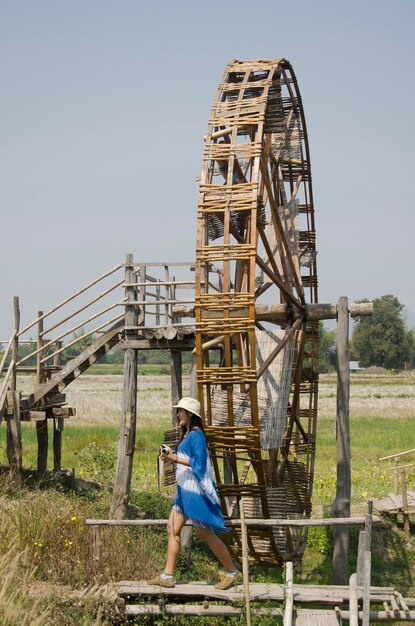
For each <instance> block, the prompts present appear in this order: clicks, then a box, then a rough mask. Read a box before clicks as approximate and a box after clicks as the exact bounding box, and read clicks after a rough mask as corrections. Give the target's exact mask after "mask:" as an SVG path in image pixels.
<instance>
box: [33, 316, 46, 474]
mask: <svg viewBox="0 0 415 626" xmlns="http://www.w3.org/2000/svg"><path fill="white" fill-rule="evenodd" d="M37 316H38V318H39V321H38V323H37V349H38V350H39V348H42V346H43V343H44V341H43V339H42V336H43V317H42V316H43V311H38V312H37ZM42 359H43V352H39V353H38V354H37V357H36V381H37V384H38V385H41V384H42V383H44V382H45V380H46V377H45V369H44V366H43V363H42ZM36 436H37V473H38V475H39V476H43V474H44V473H45V472H46V470H47V468H48V420H47V416H46V413H45V419H44V420H39V421H37V422H36Z"/></svg>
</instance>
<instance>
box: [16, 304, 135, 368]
mask: <svg viewBox="0 0 415 626" xmlns="http://www.w3.org/2000/svg"><path fill="white" fill-rule="evenodd" d="M116 306H117V303H115V304H111V305H109V306H107V307H106V308H105V309H101V311H98V313H95V314H94V315H91V317H88V319H86V320H82V322H80V323H79V324H77V325H76V326H72V328H69V329H68V330H66V331H65V332H64V333H61V334H60V335H58V336H57V337H55V338H54V339H51V340H50V341H48V342H47V343H45V344H44V345H43V346H41V347H40V348H38V349H37V350H35V351H34V352H31V353H30V354H28V355H27V356H25V357H24V358H23V359H20V361H18V362H17V365H21V364H22V363H24V362H25V361H27V360H28V359H30V358H31V357H33V356H36V355H37V354H39V353H40V352H44V351H45V350H46V348H49V346H51V345H53V344H54V343H56V342H57V341H59V340H60V339H62V338H63V337H66V335H69V334H70V333H73V332H75V331H76V330H78V329H79V328H82V326H85V324H87V323H88V322H92V320H94V319H96V318H97V317H100V316H101V315H104V313H108V311H111V310H112V309H114V308H115V307H116ZM122 315H123V314H122ZM122 315H118V316H117V318H114V319H113V320H109V321H108V322H105V324H103V325H101V326H100V327H99V328H95V329H94V330H91V331H89V332H88V333H85V334H84V335H80V336H79V337H76V338H75V339H74V340H73V341H71V342H70V343H67V344H65V346H63V347H62V348H61V349H60V350H58V351H57V352H54V353H53V354H48V356H47V357H45V358H44V359H42V361H41V363H44V362H45V361H48V360H49V359H50V358H51V357H52V356H54V355H55V354H59V353H60V352H63V351H64V350H66V348H68V347H69V346H73V345H74V344H75V343H78V341H80V340H81V339H83V338H84V337H89V335H92V333H94V332H95V331H96V330H100V329H101V328H103V326H106V325H107V324H109V323H110V322H111V321H115V320H116V319H118V318H120V317H122Z"/></svg>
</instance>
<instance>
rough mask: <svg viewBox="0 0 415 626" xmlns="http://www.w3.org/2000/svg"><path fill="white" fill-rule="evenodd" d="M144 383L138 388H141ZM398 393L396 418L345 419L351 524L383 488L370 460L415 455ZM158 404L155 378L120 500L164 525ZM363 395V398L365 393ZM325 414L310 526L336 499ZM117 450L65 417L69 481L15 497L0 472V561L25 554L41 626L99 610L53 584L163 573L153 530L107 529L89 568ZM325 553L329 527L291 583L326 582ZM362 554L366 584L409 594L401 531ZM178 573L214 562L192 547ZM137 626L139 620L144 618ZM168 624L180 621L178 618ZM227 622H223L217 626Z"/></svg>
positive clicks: (315, 536)
mask: <svg viewBox="0 0 415 626" xmlns="http://www.w3.org/2000/svg"><path fill="white" fill-rule="evenodd" d="M98 367H100V368H103V367H106V366H98ZM110 367H114V366H110ZM150 367H154V366H150ZM107 372H108V369H107ZM111 373H112V372H111ZM366 378H367V377H363V376H359V379H358V378H357V377H356V379H355V384H356V385H357V384H359V385H361V386H362V388H363V389H364V386H365V385H366ZM374 378H375V377H372V378H371V380H370V382H368V383H367V384H368V385H369V384H370V385H372V386H373V385H374V384H375V385H376V394H378V395H380V396H381V397H383V396H385V397H388V398H390V397H391V394H393V392H394V391H395V392H396V390H394V389H393V387H392V384H391V383H390V382H389V381H390V378H391V377H385V380H384V381H382V377H380V376H377V377H376V380H375V382H374ZM101 380H103V379H101ZM405 380H406V383H405V384H409V383H410V380H408V378H406V379H405ZM147 382H148V381H147V380H146V384H147ZM383 382H384V383H385V384H383ZM100 384H101V383H100ZM105 384H107V383H105ZM111 384H113V383H112V382H111ZM323 384H324V394H325V395H326V396H335V378H334V377H330V376H326V377H323ZM397 384H398V385H399V384H400V382H397ZM87 387H88V388H87V393H90V394H92V392H93V391H94V382H93V380H92V382H88V385H87ZM97 389H99V391H98V393H104V391H103V389H104V388H103V387H102V386H101V387H97ZM356 389H357V388H356ZM379 390H380V391H379ZM406 391H407V390H405V394H403V393H399V394H398V396H396V395H394V396H393V397H394V398H396V411H394V412H393V414H390V415H386V416H385V414H383V416H382V417H378V416H377V415H376V411H377V405H376V403H375V404H374V405H373V407H371V408H370V409H367V407H366V406H365V408H364V410H359V404H358V403H357V410H354V412H353V413H352V417H351V420H350V437H351V457H352V513H356V512H357V513H358V514H361V513H362V512H364V511H365V509H366V503H367V500H368V498H370V497H380V496H383V495H386V494H387V493H388V492H389V491H391V490H392V487H393V472H392V471H391V470H392V469H393V462H392V461H388V462H380V461H379V457H381V456H386V455H388V454H392V453H394V452H396V451H399V450H405V449H410V448H415V429H414V428H413V421H412V418H411V417H410V416H409V415H408V414H407V413H405V412H403V413H402V414H401V413H399V401H400V399H401V400H404V399H406V397H407V393H408V394H409V397H410V392H409V391H408V392H407V393H406ZM163 394H164V395H163ZM404 396H405V398H404ZM91 397H95V396H92V395H91ZM168 397H169V392H168V391H167V390H166V389H165V387H164V385H163V384H162V383H160V379H156V380H155V382H154V385H153V386H152V387H151V389H150V388H149V390H148V396H146V399H145V400H144V401H143V402H145V404H144V405H142V406H141V409H142V410H143V411H144V412H143V417H142V416H139V419H138V433H137V443H136V452H135V459H134V470H133V478H132V491H131V498H130V502H131V503H132V504H133V505H135V506H136V507H138V509H139V511H140V512H141V516H143V517H146V518H163V517H167V515H168V511H169V508H170V502H171V499H172V496H173V490H172V489H171V488H170V489H163V490H162V492H161V493H160V492H158V490H157V450H158V447H159V445H160V442H161V440H162V436H163V432H164V431H165V430H167V429H169V428H170V415H169V410H168V407H167V408H166V409H165V410H161V408H160V409H159V407H163V406H164V404H165V403H167V404H168ZM352 397H353V390H352ZM354 397H355V398H356V396H354ZM369 397H372V396H371V395H370V394H369ZM156 400H157V402H158V404H156ZM376 401H378V399H376ZM332 406H333V404H331V405H327V406H326V408H325V410H324V411H322V412H321V416H320V417H319V422H318V430H317V433H318V434H317V454H316V463H315V481H314V494H313V506H314V511H315V513H314V514H315V515H316V516H318V517H319V516H320V515H321V514H322V513H323V514H329V512H330V506H331V504H332V502H333V500H334V497H335V491H336V441H335V436H334V434H333V422H332V419H331V418H330V417H329V415H330V413H331V411H332V408H331V407H332ZM405 411H408V409H407V408H406V409H405ZM160 415H162V417H160ZM397 415H399V417H397ZM22 435H23V451H24V467H25V468H34V467H35V466H36V456H37V443H36V431H35V427H34V425H33V424H28V423H23V424H22ZM50 443H51V442H50ZM117 446H118V426H116V425H113V424H91V425H81V424H77V423H76V418H75V419H71V420H67V421H66V422H65V430H64V433H63V459H62V464H63V466H64V467H66V468H69V469H72V468H74V469H75V476H76V480H74V479H73V478H71V476H69V477H68V478H67V480H66V481H63V482H55V481H54V480H53V479H50V480H49V481H43V482H41V483H38V482H37V480H36V478H35V476H34V471H33V469H32V471H30V470H29V469H26V470H25V473H24V484H23V487H22V488H16V487H15V486H14V485H13V484H12V483H10V482H9V481H8V479H7V473H5V472H3V473H2V474H0V481H2V485H0V500H1V501H0V530H1V532H0V554H6V553H7V550H8V547H9V546H10V545H11V542H12V541H13V540H16V541H17V543H16V545H15V550H16V554H23V553H24V554H25V555H27V556H26V557H25V559H26V561H25V565H24V567H25V571H29V570H30V571H31V572H33V577H34V579H35V581H37V582H38V583H39V584H40V583H42V584H46V585H47V588H48V589H50V591H51V597H50V598H49V599H48V600H47V602H46V604H45V606H46V605H47V606H48V607H49V608H48V610H49V611H50V612H51V617H50V618H46V619H45V620H44V621H43V623H44V625H45V626H52V625H54V624H56V623H59V624H62V625H63V626H75V625H79V624H84V626H90V624H92V621H93V615H94V614H96V611H97V605H96V603H95V604H94V602H92V601H91V602H90V603H88V602H89V601H85V604H84V606H83V607H82V606H79V603H77V602H75V601H71V600H68V599H65V600H62V599H61V600H57V599H56V597H55V596H57V597H59V593H58V594H56V593H55V592H54V591H53V585H58V586H62V585H69V586H70V587H72V588H81V587H82V585H83V584H91V583H92V582H93V581H94V580H96V579H98V580H100V581H101V582H106V581H109V580H120V579H128V578H130V579H134V578H135V579H137V578H146V577H148V576H152V575H153V574H155V573H156V572H157V571H158V570H159V569H160V567H161V566H162V563H163V559H164V556H165V552H166V536H165V531H164V530H163V529H157V530H155V529H139V530H138V529H134V528H123V529H113V528H108V529H105V530H104V532H103V550H104V554H103V561H102V563H103V564H102V567H101V568H100V569H98V568H97V566H96V564H95V563H94V562H93V561H92V559H91V535H90V529H89V528H87V527H86V526H85V524H84V520H85V518H87V517H92V518H105V517H107V516H108V511H109V505H110V498H111V485H112V482H113V480H114V476H115V464H116V457H117ZM0 464H2V465H3V466H5V464H6V454H5V441H4V437H3V441H2V442H1V444H0ZM49 465H50V463H49ZM97 483H98V484H97ZM414 483H415V471H414V470H413V469H411V470H408V484H409V487H410V488H411V485H412V486H413V485H414ZM100 485H101V486H100ZM412 488H413V487H412ZM350 537H351V539H350V554H351V556H350V562H349V573H351V572H352V571H354V569H355V567H356V554H357V542H358V529H357V528H351V530H350ZM332 544H333V538H332V530H331V528H329V527H324V528H313V529H310V531H309V541H308V547H307V549H306V552H305V555H304V559H303V562H302V564H301V567H300V569H299V570H298V571H297V573H296V581H297V582H309V583H314V584H318V583H319V584H324V583H329V582H330V581H331V573H332V565H331V559H332ZM372 545H373V561H372V562H373V573H372V582H373V584H375V585H385V586H389V585H390V586H395V587H397V588H398V589H399V591H401V592H403V593H404V595H412V596H414V595H415V571H414V557H415V541H414V539H412V540H411V541H410V542H408V541H406V539H405V537H404V535H403V532H402V530H401V529H397V528H396V526H395V525H394V524H390V523H389V522H388V521H386V522H385V523H384V524H383V525H382V526H380V527H379V526H374V528H373V542H372ZM179 566H180V568H181V569H179V577H180V578H181V579H182V580H195V579H207V580H209V579H214V578H215V577H216V576H217V573H218V568H217V565H216V563H215V561H214V560H212V558H211V556H210V555H209V554H208V551H207V549H206V548H205V546H204V545H203V544H201V543H200V542H199V541H198V540H196V541H195V543H194V551H193V564H192V568H191V570H190V571H185V570H184V563H183V562H182V561H181V562H180V563H179ZM251 574H252V577H253V579H255V580H256V581H263V582H268V581H275V582H282V580H283V576H284V573H283V570H282V568H274V569H272V570H267V569H261V568H258V567H255V568H252V570H251ZM35 608H36V607H35ZM35 608H32V607H30V606H28V607H27V610H28V611H29V610H33V621H34V620H35V619H37V616H36V611H35ZM48 620H49V621H48ZM34 623H35V622H34ZM140 623H142V624H144V623H145V622H144V621H143V620H142V621H140ZM148 623H150V622H148ZM175 623H176V624H181V623H184V622H180V621H179V620H177V621H176V622H175ZM192 623H195V624H196V623H197V624H202V623H203V622H202V621H200V619H198V621H197V622H196V621H195V622H192V621H191V620H190V619H188V620H187V621H186V624H192ZM224 623H225V622H224V621H223V620H222V621H221V620H212V621H210V622H209V624H218V625H219V624H224ZM226 623H227V624H229V623H230V624H232V623H233V622H232V620H226ZM235 623H240V622H235ZM274 623H278V622H274ZM261 624H264V626H265V624H266V622H265V621H263V620H262V622H261Z"/></svg>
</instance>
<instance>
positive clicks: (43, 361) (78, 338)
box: [41, 306, 124, 363]
mask: <svg viewBox="0 0 415 626" xmlns="http://www.w3.org/2000/svg"><path fill="white" fill-rule="evenodd" d="M110 308H113V307H112V306H111V307H110ZM123 317H124V313H121V315H116V316H115V317H113V318H111V319H110V320H107V321H106V322H103V324H100V325H99V326H96V328H93V329H92V330H89V331H88V332H87V333H84V334H83V335H80V337H77V338H76V339H74V340H73V341H71V342H69V343H67V344H65V345H64V346H63V347H62V348H60V349H59V350H56V352H52V354H48V356H47V357H45V358H44V359H42V360H41V363H45V362H46V361H49V359H51V358H52V357H54V356H56V355H57V354H60V353H61V352H64V351H65V350H66V349H67V348H70V347H71V346H73V345H74V344H75V343H78V341H80V340H81V339H85V337H89V336H90V335H93V334H94V333H96V332H98V331H99V330H101V329H102V328H105V326H108V324H113V323H114V322H117V321H118V320H120V319H122V318H123ZM51 343H55V342H54V341H53V342H51Z"/></svg>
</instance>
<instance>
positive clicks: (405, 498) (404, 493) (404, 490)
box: [401, 468, 411, 539]
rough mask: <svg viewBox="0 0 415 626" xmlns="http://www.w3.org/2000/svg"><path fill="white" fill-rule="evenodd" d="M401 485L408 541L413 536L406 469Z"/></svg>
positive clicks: (402, 471)
mask: <svg viewBox="0 0 415 626" xmlns="http://www.w3.org/2000/svg"><path fill="white" fill-rule="evenodd" d="M401 484H402V511H403V529H404V532H405V536H406V538H407V539H409V538H410V536H411V526H410V523H409V515H408V488H407V485H406V469H405V468H403V469H401Z"/></svg>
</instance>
